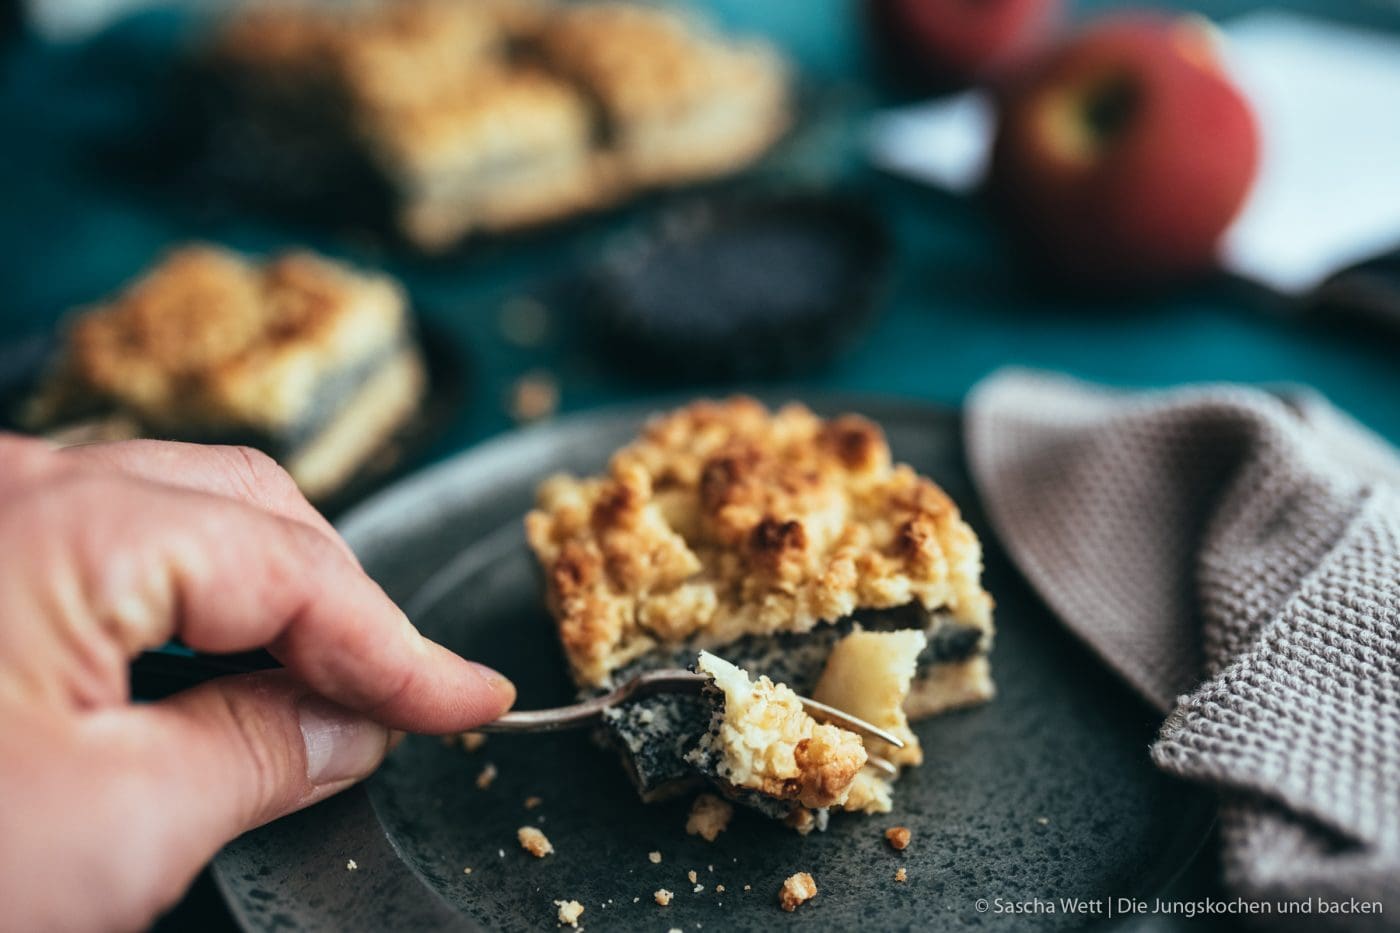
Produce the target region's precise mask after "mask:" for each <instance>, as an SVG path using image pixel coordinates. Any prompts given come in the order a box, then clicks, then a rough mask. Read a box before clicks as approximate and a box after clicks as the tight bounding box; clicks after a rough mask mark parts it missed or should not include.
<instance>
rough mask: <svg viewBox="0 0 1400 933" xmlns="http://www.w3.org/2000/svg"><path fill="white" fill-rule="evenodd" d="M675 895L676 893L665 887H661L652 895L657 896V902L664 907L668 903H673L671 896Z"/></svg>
mask: <svg viewBox="0 0 1400 933" xmlns="http://www.w3.org/2000/svg"><path fill="white" fill-rule="evenodd" d="M675 896H676V895H674V894H672V893H671V892H670V891H667V890H666V889H665V888H661V889H660V890H658V891H657V892H656V893H655V894H653V895H652V897H654V898H656V903H658V904H660V905H661V906H662V907H665V906H666V905H667V904H669V903H671V898H673V897H675Z"/></svg>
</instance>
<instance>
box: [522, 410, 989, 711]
mask: <svg viewBox="0 0 1400 933" xmlns="http://www.w3.org/2000/svg"><path fill="white" fill-rule="evenodd" d="M526 531H527V535H528V538H529V541H530V546H531V548H532V549H533V550H534V552H535V554H536V556H537V557H538V559H539V561H540V563H541V565H542V566H543V568H544V571H545V579H546V588H547V598H548V602H549V606H550V610H551V612H552V613H553V615H554V617H555V619H556V621H557V623H558V626H559V632H560V639H561V641H562V643H563V646H564V650H565V653H566V655H567V656H568V659H569V663H570V667H571V670H572V672H573V674H574V677H575V679H576V680H577V681H578V682H579V683H580V684H581V685H585V686H597V685H602V684H605V683H607V682H608V679H609V677H610V675H611V673H612V672H613V671H614V670H615V669H616V668H618V667H619V666H622V665H625V664H627V663H628V662H629V661H631V660H632V659H634V658H636V657H638V656H639V655H642V654H644V653H646V652H648V651H650V650H652V649H654V648H656V647H658V646H672V645H677V644H680V643H683V642H695V643H697V644H698V646H699V647H706V646H709V645H719V644H724V643H726V642H728V641H732V640H734V639H735V638H738V637H740V636H743V635H760V634H771V633H775V632H805V631H808V630H810V629H812V628H813V627H814V626H816V625H818V624H819V623H821V622H832V621H835V620H837V619H841V618H844V617H847V616H849V615H851V614H852V613H853V612H855V611H856V610H858V609H885V608H895V607H899V606H904V605H908V604H910V603H918V604H920V605H921V606H923V607H924V608H925V609H927V610H929V611H940V612H947V613H950V614H951V615H952V616H953V617H954V618H956V620H958V621H959V622H960V623H961V624H964V625H970V626H975V627H978V628H980V629H982V630H984V631H986V632H988V633H990V631H991V607H992V603H991V599H990V597H989V596H988V595H987V594H986V592H985V591H983V589H982V587H981V584H980V582H979V578H980V575H981V568H982V556H981V547H980V545H979V543H978V541H977V537H976V536H975V535H974V534H973V532H972V530H971V529H970V528H969V527H968V526H967V524H966V523H965V522H964V521H963V520H962V518H961V516H960V514H959V512H958V509H957V507H956V506H955V505H954V504H953V502H952V500H950V499H949V498H948V496H947V495H946V494H945V493H944V492H943V491H942V490H941V489H940V488H939V487H938V486H936V485H935V484H934V483H933V482H932V481H930V480H928V479H925V478H924V477H921V476H919V475H918V474H917V473H915V472H914V471H913V470H912V469H911V468H910V467H908V466H904V465H898V464H894V463H892V462H891V458H890V449H889V445H888V443H887V442H886V440H885V437H884V435H883V433H882V432H881V431H880V429H879V427H877V426H876V425H875V424H873V423H871V422H870V421H867V420H866V419H864V418H861V417H859V416H856V415H844V416H841V417H839V418H833V419H831V420H823V419H821V418H818V417H817V416H816V415H814V414H813V413H812V412H811V411H809V410H808V409H807V408H805V407H803V406H801V405H788V406H785V407H783V408H781V409H779V410H777V411H774V412H770V411H769V410H768V409H766V408H765V407H763V406H762V405H760V404H759V403H758V402H756V401H754V400H753V399H749V398H734V399H730V400H728V401H724V402H696V403H694V404H691V405H688V406H686V407H684V408H681V409H679V410H677V411H674V412H671V413H670V414H668V415H665V416H663V417H659V418H656V419H654V420H652V421H651V422H649V423H648V425H647V426H646V427H645V428H644V429H643V431H642V433H641V436H640V437H638V438H637V440H635V441H634V442H633V443H631V444H629V445H627V446H626V447H623V448H622V449H620V450H619V451H617V453H616V454H614V455H613V457H612V459H611V460H610V461H609V464H608V467H607V469H606V471H605V472H604V473H603V474H602V475H600V476H595V477H592V478H586V479H579V478H575V477H570V476H558V477H554V478H552V479H550V480H547V481H546V482H545V483H544V484H542V486H541V487H540V490H539V495H538V502H537V506H536V508H535V510H534V511H532V512H531V513H530V515H529V516H528V517H527V519H526Z"/></svg>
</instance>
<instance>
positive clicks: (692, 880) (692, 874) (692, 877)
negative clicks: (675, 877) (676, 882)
mask: <svg viewBox="0 0 1400 933" xmlns="http://www.w3.org/2000/svg"><path fill="white" fill-rule="evenodd" d="M685 876H686V877H687V878H689V879H690V883H691V884H694V883H695V879H696V878H698V877H699V876H698V875H696V874H695V870H694V869H691V870H690V871H688V872H686V873H685Z"/></svg>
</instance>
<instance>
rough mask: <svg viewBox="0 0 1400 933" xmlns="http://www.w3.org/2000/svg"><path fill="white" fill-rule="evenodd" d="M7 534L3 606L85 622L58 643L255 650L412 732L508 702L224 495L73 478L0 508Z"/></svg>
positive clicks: (277, 527) (313, 553)
mask: <svg viewBox="0 0 1400 933" xmlns="http://www.w3.org/2000/svg"><path fill="white" fill-rule="evenodd" d="M34 529H41V533H39V534H37V535H36V534H35V532H34ZM6 540H11V541H19V540H24V541H26V546H25V547H23V548H13V549H7V550H9V551H10V552H11V553H12V554H13V555H14V556H13V557H10V558H7V560H12V561H14V563H15V564H16V567H15V570H16V571H17V572H15V573H11V574H6V575H4V577H3V578H0V604H3V605H6V606H7V607H8V608H11V609H12V610H13V611H14V612H15V613H16V615H17V617H20V618H23V617H32V618H42V617H44V616H43V611H44V610H43V607H45V606H52V605H64V606H68V607H73V611H70V612H69V613H68V615H69V616H70V617H71V618H72V621H71V622H70V623H69V624H70V626H74V625H76V626H82V627H83V628H84V629H85V630H83V631H76V632H74V631H57V632H55V633H54V638H55V639H56V640H58V641H59V643H60V644H62V645H77V646H79V647H80V648H81V647H82V646H83V645H86V644H99V643H102V642H107V643H110V642H112V641H113V640H115V641H117V642H118V645H117V647H119V648H120V651H118V652H114V653H113V656H115V657H120V656H130V655H131V654H134V653H135V652H137V651H139V650H141V649H142V648H146V647H152V646H154V645H159V644H163V643H164V642H165V641H167V640H168V639H169V638H171V637H173V636H179V637H180V638H181V639H182V640H183V641H184V642H185V643H186V644H187V645H189V646H190V647H192V648H195V649H198V650H203V651H213V652H229V651H244V650H248V649H251V648H257V647H267V648H268V650H269V651H271V652H272V654H273V655H274V656H275V657H277V658H278V659H279V660H280V661H282V663H283V664H285V665H286V666H287V667H288V669H289V670H291V672H292V673H293V674H295V675H296V676H297V677H298V678H300V679H301V680H303V681H304V682H305V683H306V684H307V685H308V686H310V687H311V688H312V689H313V690H315V691H316V692H317V693H320V694H322V695H324V696H326V697H328V698H330V699H331V700H334V701H335V702H337V703H340V704H341V705H343V706H348V707H350V708H352V709H355V710H359V711H361V712H363V713H365V714H367V715H369V716H371V717H372V718H374V719H376V720H378V721H379V722H382V723H383V724H385V725H387V726H390V727H393V728H397V729H404V730H408V731H413V732H452V731H461V730H464V729H468V728H471V727H473V726H475V725H479V724H480V723H482V722H485V721H489V720H491V719H494V718H495V717H496V716H498V715H499V714H500V713H501V712H503V711H504V710H505V709H507V708H509V706H510V704H511V702H513V700H514V694H515V691H514V687H512V686H511V684H510V682H509V681H507V680H506V679H505V678H504V677H502V676H501V675H500V674H498V673H496V672H495V671H492V670H491V669H490V668H486V667H483V666H482V665H479V664H475V663H473V662H470V661H467V660H465V659H463V658H461V657H459V656H458V655H456V654H454V653H453V652H451V651H448V650H447V649H446V648H443V647H442V646H441V645H438V644H436V643H434V642H432V641H430V640H428V639H426V638H424V637H423V636H422V635H421V634H420V633H419V632H418V630H417V629H416V628H414V626H413V625H412V624H411V623H410V622H409V621H408V619H407V617H405V616H404V614H403V613H402V612H401V611H400V610H399V608H398V607H397V606H395V605H394V603H393V602H392V601H391V600H390V599H389V598H388V596H387V595H385V593H384V591H383V590H381V589H380V588H379V586H378V585H377V584H375V582H374V581H373V580H371V579H370V578H369V577H368V576H367V575H366V574H365V572H364V571H363V570H362V569H361V568H360V567H359V566H358V565H357V564H356V563H355V562H354V561H353V560H352V559H350V558H349V557H348V556H346V554H345V553H344V552H343V551H342V550H341V548H339V547H337V546H336V545H335V544H334V543H332V541H331V540H330V539H329V538H328V537H327V536H326V535H324V534H322V533H321V532H319V531H316V530H313V529H312V528H310V527H308V526H307V525H306V524H304V523H302V522H299V521H295V520H292V519H288V518H284V517H281V516H277V515H272V514H270V513H268V512H266V511H263V510H261V509H257V508H254V507H252V506H249V505H246V504H244V503H241V502H237V501H234V500H232V499H227V498H223V497H221V496H214V495H209V494H207V493H200V492H194V491H189V490H182V489H176V488H172V487H166V486H161V485H157V484H153V483H149V482H146V481H143V480H139V479H135V478H131V477H123V476H119V475H117V474H110V473H91V472H86V471H75V472H74V473H72V474H70V475H68V476H66V477H64V478H63V479H61V480H59V481H55V482H54V483H52V484H50V485H48V486H46V487H44V488H42V489H38V490H35V491H34V492H32V493H31V494H29V495H28V496H26V497H25V498H24V499H23V500H22V501H21V502H18V503H16V504H12V505H11V506H10V507H9V508H7V509H5V510H4V512H3V513H0V542H4V541H6ZM26 613H29V615H28V616H26ZM59 650H65V649H63V648H60V649H59ZM30 654H31V655H32V656H33V657H35V658H40V657H42V655H43V654H44V653H43V652H31V653H30ZM19 663H27V662H25V661H24V659H23V658H20V659H19ZM35 663H39V662H37V661H36V662H35ZM123 663H124V662H123ZM121 676H123V677H124V672H123V674H122V675H121Z"/></svg>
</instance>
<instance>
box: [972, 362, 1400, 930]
mask: <svg viewBox="0 0 1400 933" xmlns="http://www.w3.org/2000/svg"><path fill="white" fill-rule="evenodd" d="M965 431H966V439H967V450H968V458H969V461H970V466H971V469H972V473H973V476H974V478H975V481H976V483H977V486H978V490H979V493H980V494H981V497H982V500H983V504H984V506H985V508H986V511H987V514H988V516H989V517H990V519H991V522H992V524H993V525H994V526H995V530H996V532H997V534H998V537H999V539H1000V541H1001V543H1002V545H1003V546H1004V547H1005V548H1006V549H1007V551H1008V552H1009V553H1010V555H1011V557H1012V559H1013V560H1014V561H1015V562H1016V564H1017V566H1018V567H1019V568H1020V569H1021V571H1022V572H1023V573H1024V574H1025V576H1026V577H1027V578H1028V579H1029V580H1030V582H1031V584H1032V585H1033V586H1034V587H1035V588H1036V590H1037V591H1038V592H1039V593H1040V595H1041V596H1042V598H1044V599H1045V601H1046V602H1047V603H1048V604H1049V606H1050V607H1051V609H1052V610H1054V612H1055V613H1056V614H1057V615H1058V616H1059V617H1060V619H1061V620H1062V621H1063V622H1064V624H1065V625H1066V626H1068V627H1069V628H1070V629H1071V630H1073V631H1074V632H1075V633H1076V634H1077V635H1079V637H1081V638H1082V639H1083V640H1084V641H1085V642H1086V643H1087V644H1088V645H1089V646H1090V647H1091V648H1092V649H1093V650H1094V651H1095V652H1097V654H1098V655H1099V656H1100V657H1101V658H1102V659H1103V660H1104V662H1105V663H1107V664H1108V665H1109V666H1111V667H1112V668H1113V669H1114V670H1116V671H1117V672H1118V673H1119V674H1120V675H1121V676H1122V677H1123V678H1124V679H1125V680H1126V681H1127V682H1128V683H1129V684H1130V685H1131V686H1132V687H1133V688H1134V689H1135V690H1136V691H1137V692H1138V693H1140V694H1141V695H1142V696H1143V697H1144V698H1145V699H1146V700H1147V701H1148V702H1150V703H1152V704H1153V705H1154V706H1156V707H1157V708H1159V709H1160V710H1161V711H1162V712H1163V713H1166V714H1167V717H1166V721H1165V723H1164V724H1163V726H1162V729H1161V732H1160V734H1159V735H1158V737H1157V741H1156V742H1155V744H1154V745H1153V746H1152V750H1151V754H1152V758H1153V760H1154V761H1155V762H1156V764H1157V765H1158V766H1159V767H1161V768H1163V769H1165V770H1166V771H1168V772H1171V773H1173V774H1176V775H1179V776H1181V777H1183V778H1186V779H1189V780H1193V781H1197V782H1200V783H1202V784H1205V785H1208V786H1210V787H1212V788H1215V789H1216V790H1217V791H1218V792H1219V794H1220V799H1221V810H1220V821H1221V822H1220V836H1221V843H1222V846H1223V853H1222V864H1223V866H1224V871H1225V883H1226V885H1227V887H1229V888H1230V889H1231V890H1232V893H1234V894H1236V895H1238V896H1241V897H1245V898H1250V899H1259V900H1270V901H1280V900H1300V899H1305V898H1308V897H1312V898H1313V899H1314V900H1318V899H1327V900H1330V901H1343V902H1349V901H1350V899H1351V898H1355V899H1357V901H1367V902H1380V904H1381V909H1382V911H1383V912H1382V913H1380V914H1378V915H1377V914H1371V915H1359V914H1356V913H1349V914H1333V915H1328V916H1319V915H1317V914H1316V913H1314V914H1311V915H1307V916H1297V917H1296V918H1294V919H1293V921H1292V922H1294V923H1295V924H1296V925H1297V926H1298V927H1299V928H1308V929H1317V928H1318V927H1319V926H1320V925H1321V924H1323V923H1327V922H1329V921H1330V925H1333V926H1336V927H1338V928H1344V929H1391V930H1393V929H1400V455H1397V453H1396V452H1395V451H1394V449H1392V448H1390V447H1389V446H1388V445H1386V444H1385V442H1384V441H1382V440H1381V439H1380V438H1378V437H1376V436H1375V435H1374V434H1371V433H1370V432H1369V431H1367V430H1366V429H1365V428H1364V427H1362V426H1361V425H1359V424H1358V423H1356V422H1355V421H1353V420H1351V419H1350V418H1349V417H1348V416H1346V415H1345V414H1343V413H1341V412H1340V411H1338V410H1337V409H1335V408H1333V407H1332V406H1331V405H1330V404H1328V403H1327V402H1326V401H1325V400H1323V399H1322V398H1321V397H1319V396H1317V395H1316V394H1313V393H1310V392H1308V391H1306V390H1303V391H1284V392H1277V393H1273V392H1266V391H1263V390H1260V389H1250V388H1243V387H1238V386H1225V385H1221V386H1200V387H1190V388H1182V389H1175V390H1169V391H1158V392H1143V393H1125V392H1118V391H1113V390H1107V389H1103V388H1098V387H1093V386H1089V385H1086V384H1084V383H1080V382H1076V381H1073V380H1070V379H1067V378H1065V377H1060V376H1051V375H1045V374H1037V373H1032V372H1026V371H1021V370H1007V371H1002V372H998V373H995V374H993V375H992V376H990V377H988V378H987V379H986V380H984V381H983V382H982V383H981V384H979V385H978V386H977V387H976V388H974V390H973V392H972V393H971V395H970V396H969V399H968V405H967V421H966V427H965ZM1269 919H1270V924H1271V925H1275V926H1278V925H1282V922H1283V921H1286V920H1287V919H1288V918H1283V917H1279V916H1277V915H1275V916H1272V917H1271V918H1269Z"/></svg>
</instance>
